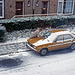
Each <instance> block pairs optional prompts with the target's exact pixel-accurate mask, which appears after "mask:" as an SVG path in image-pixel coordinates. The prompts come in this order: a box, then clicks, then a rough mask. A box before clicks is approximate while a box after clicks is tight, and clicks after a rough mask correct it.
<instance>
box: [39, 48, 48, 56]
mask: <svg viewBox="0 0 75 75" xmlns="http://www.w3.org/2000/svg"><path fill="white" fill-rule="evenodd" d="M47 52H48V49H46V48H44V49H42V50H41V51H40V55H41V56H45V55H46V54H47Z"/></svg>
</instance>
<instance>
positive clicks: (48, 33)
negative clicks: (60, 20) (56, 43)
mask: <svg viewBox="0 0 75 75" xmlns="http://www.w3.org/2000/svg"><path fill="white" fill-rule="evenodd" d="M50 35H51V32H50V31H48V32H46V33H45V34H44V35H43V37H44V38H45V39H46V38H48V36H50Z"/></svg>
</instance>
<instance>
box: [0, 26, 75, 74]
mask: <svg viewBox="0 0 75 75" xmlns="http://www.w3.org/2000/svg"><path fill="white" fill-rule="evenodd" d="M61 29H66V30H69V31H71V32H72V33H75V26H72V27H70V26H69V27H66V28H61ZM46 30H49V29H48V28H47V29H46ZM25 31H26V30H23V31H17V32H16V31H14V32H12V33H6V34H7V41H6V42H5V43H0V46H2V45H5V47H7V45H8V47H10V46H9V45H10V44H13V45H14V44H15V45H16V44H18V43H20V44H21V46H22V45H23V42H26V40H27V39H28V38H29V35H30V34H31V33H32V32H33V31H31V30H29V31H27V32H25ZM43 32H45V31H43ZM16 33H17V35H16ZM18 46H19V45H18ZM15 48H16V49H15V50H17V51H18V53H13V54H12V53H11V54H7V55H2V56H0V75H75V51H70V50H67V49H64V50H60V51H54V52H50V53H48V54H47V56H40V55H39V54H37V53H36V52H34V51H28V52H23V51H25V50H27V48H22V47H21V48H20V47H18V48H17V46H16V47H15ZM7 49H8V48H6V49H5V50H6V51H7ZM2 50H4V49H3V48H2ZM10 50H11V49H10ZM11 51H13V50H11Z"/></svg>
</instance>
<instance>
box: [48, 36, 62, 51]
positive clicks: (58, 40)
mask: <svg viewBox="0 0 75 75" xmlns="http://www.w3.org/2000/svg"><path fill="white" fill-rule="evenodd" d="M62 48H63V35H59V36H58V37H57V38H56V39H55V41H54V42H53V43H52V45H50V46H49V49H50V50H57V49H62Z"/></svg>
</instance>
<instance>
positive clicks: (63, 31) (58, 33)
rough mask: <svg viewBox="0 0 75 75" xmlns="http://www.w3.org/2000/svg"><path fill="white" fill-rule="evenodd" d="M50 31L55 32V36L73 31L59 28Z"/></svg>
mask: <svg viewBox="0 0 75 75" xmlns="http://www.w3.org/2000/svg"><path fill="white" fill-rule="evenodd" d="M50 32H51V33H52V34H55V36H56V35H65V34H71V32H69V31H67V30H61V29H60V30H59V29H57V30H50Z"/></svg>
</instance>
